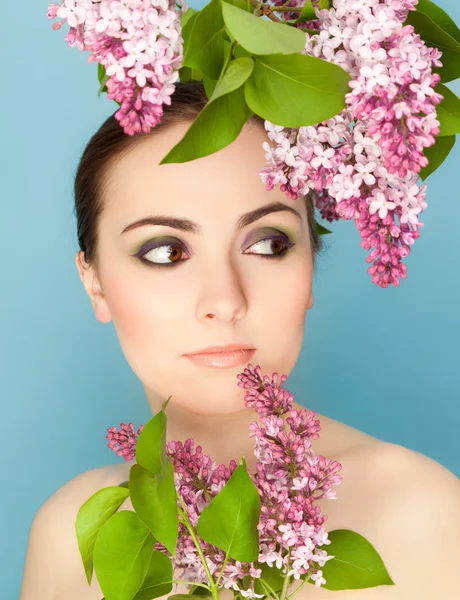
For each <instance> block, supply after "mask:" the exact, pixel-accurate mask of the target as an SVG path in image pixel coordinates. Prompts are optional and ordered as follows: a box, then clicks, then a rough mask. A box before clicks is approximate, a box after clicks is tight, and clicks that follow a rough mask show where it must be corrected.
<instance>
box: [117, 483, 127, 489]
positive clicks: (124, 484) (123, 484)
mask: <svg viewBox="0 0 460 600" xmlns="http://www.w3.org/2000/svg"><path fill="white" fill-rule="evenodd" d="M118 487H124V488H128V489H129V481H123V482H122V483H119V484H118Z"/></svg>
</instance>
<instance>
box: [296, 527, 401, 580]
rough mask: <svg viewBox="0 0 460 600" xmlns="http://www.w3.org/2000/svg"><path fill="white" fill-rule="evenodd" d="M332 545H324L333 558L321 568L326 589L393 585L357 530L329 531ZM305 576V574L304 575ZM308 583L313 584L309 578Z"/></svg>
mask: <svg viewBox="0 0 460 600" xmlns="http://www.w3.org/2000/svg"><path fill="white" fill-rule="evenodd" d="M328 538H329V539H330V540H331V544H330V545H328V546H325V549H327V553H328V555H332V556H334V558H332V559H330V560H328V561H327V562H326V564H325V565H324V566H323V567H321V569H322V571H323V577H324V579H325V580H326V583H325V584H324V585H323V586H322V587H324V588H326V589H328V590H335V591H336V590H357V589H362V588H370V587H376V586H379V585H395V584H394V582H393V581H392V579H391V577H390V576H389V574H388V572H387V570H386V568H385V565H384V564H383V561H382V559H381V557H380V555H379V554H378V553H377V551H376V550H375V548H374V547H373V546H372V544H371V543H370V542H368V541H367V540H366V538H364V537H363V536H362V535H360V534H359V533H356V531H350V530H348V529H336V530H334V531H330V532H328ZM303 578H304V579H305V578H306V575H305V576H304V577H303ZM308 583H311V584H315V582H314V581H312V580H311V579H310V580H309V581H308Z"/></svg>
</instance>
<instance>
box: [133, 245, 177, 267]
mask: <svg viewBox="0 0 460 600" xmlns="http://www.w3.org/2000/svg"><path fill="white" fill-rule="evenodd" d="M183 253H184V250H183V249H182V248H181V247H180V246H178V245H176V244H158V245H157V246H153V247H152V246H150V247H147V248H146V249H144V248H141V250H140V251H139V252H138V253H137V254H136V255H135V256H136V257H137V258H139V260H141V261H142V262H143V263H145V264H147V265H148V266H149V267H173V266H175V265H176V264H178V263H180V262H183V261H184V260H186V259H183V258H180V257H181V255H182V254H183ZM147 256H149V258H146V257H147Z"/></svg>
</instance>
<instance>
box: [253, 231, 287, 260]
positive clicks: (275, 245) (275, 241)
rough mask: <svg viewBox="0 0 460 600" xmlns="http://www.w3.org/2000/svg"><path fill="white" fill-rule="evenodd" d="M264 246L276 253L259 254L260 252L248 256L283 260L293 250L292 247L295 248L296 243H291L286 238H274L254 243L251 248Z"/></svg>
mask: <svg viewBox="0 0 460 600" xmlns="http://www.w3.org/2000/svg"><path fill="white" fill-rule="evenodd" d="M263 244H265V245H268V247H269V248H272V249H274V253H273V254H263V253H262V254H259V253H258V252H249V253H248V254H257V256H263V257H264V258H282V257H283V256H284V255H285V254H286V252H288V250H290V249H291V248H292V246H295V244H294V242H291V241H290V240H288V238H287V237H285V236H272V237H268V238H263V239H262V240H259V241H257V242H254V244H251V246H249V247H250V248H254V247H257V246H263ZM245 254H246V253H245Z"/></svg>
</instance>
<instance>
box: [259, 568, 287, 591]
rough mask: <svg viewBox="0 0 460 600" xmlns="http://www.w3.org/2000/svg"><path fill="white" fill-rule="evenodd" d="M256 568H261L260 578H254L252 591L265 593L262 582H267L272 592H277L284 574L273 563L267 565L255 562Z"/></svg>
mask: <svg viewBox="0 0 460 600" xmlns="http://www.w3.org/2000/svg"><path fill="white" fill-rule="evenodd" d="M256 568H257V569H262V574H261V576H260V579H254V591H255V593H256V594H265V590H264V587H263V585H262V583H268V585H269V586H270V587H271V588H272V590H273V591H274V592H279V591H280V590H281V589H282V587H283V583H284V578H285V575H284V573H282V572H281V569H278V568H277V567H275V565H273V567H269V566H268V565H267V564H266V563H257V565H256Z"/></svg>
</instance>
